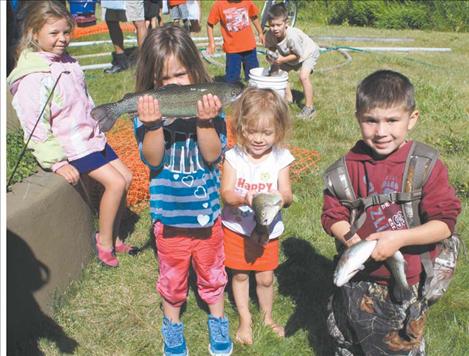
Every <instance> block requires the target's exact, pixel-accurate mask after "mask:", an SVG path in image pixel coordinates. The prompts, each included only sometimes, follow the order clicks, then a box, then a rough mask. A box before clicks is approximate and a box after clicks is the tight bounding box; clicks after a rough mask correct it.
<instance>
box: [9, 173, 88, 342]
mask: <svg viewBox="0 0 469 356" xmlns="http://www.w3.org/2000/svg"><path fill="white" fill-rule="evenodd" d="M94 234H95V229H94V218H93V213H92V211H91V209H90V207H89V206H88V205H87V203H86V200H85V199H84V198H83V192H82V191H80V187H78V188H75V187H73V186H72V185H70V184H68V183H67V182H66V181H65V180H64V179H63V178H61V177H59V176H57V175H56V174H53V173H48V172H42V171H41V172H39V173H37V174H35V175H33V176H31V177H29V178H27V179H25V180H24V181H23V182H22V183H18V184H15V185H14V186H13V187H12V191H11V192H9V193H7V326H8V329H7V330H8V335H7V339H8V348H9V349H10V346H11V345H12V343H13V344H14V343H15V342H16V341H18V340H20V339H22V338H24V337H26V336H28V335H29V336H31V335H38V334H37V333H38V330H40V331H42V330H41V328H42V327H44V324H49V327H50V324H52V325H53V324H54V322H53V320H52V319H51V318H50V316H51V313H52V307H53V305H52V302H53V298H54V295H55V293H59V294H60V293H62V292H63V291H64V290H65V289H66V288H67V287H68V286H69V285H70V282H71V281H72V280H75V279H78V278H79V276H80V274H81V271H82V269H83V267H84V266H85V265H86V264H87V263H88V261H89V260H90V259H91V258H92V257H93V256H94V252H93V243H92V237H93V236H94ZM56 327H57V326H56ZM39 335H40V333H39Z"/></svg>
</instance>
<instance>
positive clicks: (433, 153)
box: [402, 141, 438, 227]
mask: <svg viewBox="0 0 469 356" xmlns="http://www.w3.org/2000/svg"><path fill="white" fill-rule="evenodd" d="M437 159H438V151H437V150H436V149H434V148H432V147H430V146H428V145H426V144H424V143H421V142H418V141H414V142H413V143H412V147H411V148H410V151H409V155H408V156H407V160H406V165H405V169H404V175H403V177H402V192H404V193H410V192H412V193H415V194H418V195H420V196H421V195H422V187H423V186H424V185H425V183H426V182H427V180H428V177H430V174H431V172H432V169H433V167H434V166H435V163H436V161H437ZM420 200H421V199H418V200H412V201H409V202H405V203H403V204H402V210H403V213H404V219H405V221H406V223H407V226H409V227H414V226H418V225H420V224H421V222H420V216H419V205H420Z"/></svg>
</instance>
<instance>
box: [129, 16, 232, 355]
mask: <svg viewBox="0 0 469 356" xmlns="http://www.w3.org/2000/svg"><path fill="white" fill-rule="evenodd" d="M209 81H210V77H209V75H208V74H207V72H206V70H205V68H204V66H203V63H202V60H201V58H200V55H199V51H198V50H197V48H196V46H195V44H194V42H193V41H192V39H191V38H190V36H189V34H188V33H187V32H186V31H184V30H183V29H181V28H180V27H178V26H175V25H165V26H163V27H159V28H157V29H155V30H152V31H150V33H149V34H148V36H147V37H146V38H145V41H144V43H143V46H142V49H141V52H140V57H139V61H138V64H137V83H136V86H137V88H136V89H137V92H142V91H146V90H150V89H154V88H158V87H161V86H165V85H169V84H177V85H189V84H199V83H207V82H209ZM197 109H198V114H197V117H194V118H189V119H178V118H171V119H168V118H162V117H161V113H160V110H159V104H158V101H157V100H156V99H153V98H152V97H150V96H148V95H145V96H142V97H140V98H139V102H138V118H135V120H134V125H135V133H136V137H137V141H138V145H139V149H140V153H141V159H142V161H143V162H144V163H145V164H147V165H148V166H149V167H150V212H151V217H152V221H153V223H154V228H153V231H154V235H155V240H156V246H157V254H158V262H159V279H158V282H157V289H158V292H159V293H160V294H161V296H162V299H163V313H164V318H163V327H162V334H163V340H164V354H165V355H187V354H188V351H187V347H186V342H185V339H184V334H183V324H182V322H181V321H180V319H179V317H180V312H181V306H182V304H183V303H184V302H185V301H186V298H187V292H188V277H189V267H190V264H191V263H192V266H193V267H194V270H195V272H196V274H197V287H198V292H199V295H200V297H201V298H202V299H203V300H204V301H205V302H206V303H207V304H208V308H209V310H210V315H209V317H208V329H209V334H210V343H209V351H210V354H211V355H230V354H231V352H232V350H233V343H232V342H231V339H230V336H229V330H228V319H227V318H226V317H225V316H224V296H223V293H224V289H225V285H226V283H227V276H226V272H225V268H224V266H223V260H224V253H223V232H222V229H221V223H220V218H219V215H220V202H219V194H218V189H219V172H218V168H217V164H218V163H219V161H220V158H221V156H222V153H223V150H224V147H225V145H226V124H225V121H224V116H223V115H220V114H219V113H220V110H221V103H220V100H219V98H218V97H216V96H212V95H211V94H208V95H205V96H204V97H203V99H202V100H201V101H199V102H198V106H197Z"/></svg>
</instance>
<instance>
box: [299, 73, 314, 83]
mask: <svg viewBox="0 0 469 356" xmlns="http://www.w3.org/2000/svg"><path fill="white" fill-rule="evenodd" d="M299 77H300V81H301V82H302V83H310V82H311V80H310V78H309V73H304V72H300V75H299Z"/></svg>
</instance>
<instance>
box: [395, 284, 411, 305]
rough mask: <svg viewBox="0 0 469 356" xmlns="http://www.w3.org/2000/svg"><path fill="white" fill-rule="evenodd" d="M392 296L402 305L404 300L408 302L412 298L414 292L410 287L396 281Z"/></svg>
mask: <svg viewBox="0 0 469 356" xmlns="http://www.w3.org/2000/svg"><path fill="white" fill-rule="evenodd" d="M406 284H407V283H406ZM392 296H393V297H394V299H395V300H396V301H397V302H398V303H402V302H403V301H404V300H407V299H409V298H410V297H411V296H412V292H411V289H410V288H409V286H408V285H403V284H401V283H397V282H396V281H394V283H393V286H392Z"/></svg>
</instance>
